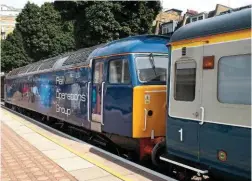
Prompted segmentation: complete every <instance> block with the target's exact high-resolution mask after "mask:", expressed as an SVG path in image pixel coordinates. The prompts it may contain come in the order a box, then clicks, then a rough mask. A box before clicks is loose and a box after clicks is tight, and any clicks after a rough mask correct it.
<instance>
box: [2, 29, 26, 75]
mask: <svg viewBox="0 0 252 181" xmlns="http://www.w3.org/2000/svg"><path fill="white" fill-rule="evenodd" d="M30 62H31V59H30V58H29V57H28V55H27V54H26V52H25V49H24V46H23V38H22V35H21V33H20V32H19V31H18V30H14V31H13V33H11V34H9V35H8V36H7V38H6V40H2V41H1V69H2V70H3V71H10V70H12V69H13V68H17V67H20V66H23V65H26V64H28V63H30Z"/></svg>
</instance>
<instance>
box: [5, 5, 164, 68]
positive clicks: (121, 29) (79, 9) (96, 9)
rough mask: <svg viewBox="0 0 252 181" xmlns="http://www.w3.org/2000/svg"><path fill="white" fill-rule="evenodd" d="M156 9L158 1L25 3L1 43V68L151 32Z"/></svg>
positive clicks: (158, 9)
mask: <svg viewBox="0 0 252 181" xmlns="http://www.w3.org/2000/svg"><path fill="white" fill-rule="evenodd" d="M160 9H161V7H160V2H159V1H146V2H144V1H65V2H63V1H55V2H54V3H44V4H43V5H42V6H41V7H39V6H37V5H35V4H33V3H30V2H28V3H27V4H26V5H25V7H24V8H23V10H22V12H21V13H20V14H19V15H18V17H17V19H16V21H17V23H16V28H15V31H14V32H13V34H11V35H9V36H8V38H7V39H6V40H4V41H3V42H2V48H1V50H2V65H1V68H2V70H8V69H11V68H13V67H18V66H21V65H23V64H25V63H27V62H29V61H38V60H40V59H44V58H48V57H52V56H56V55H58V54H61V53H63V52H66V51H71V50H74V49H78V48H81V47H89V46H93V45H97V44H100V43H104V42H108V41H111V40H115V39H119V38H123V37H127V36H131V35H137V34H147V33H151V27H152V21H153V20H154V19H155V17H156V15H157V14H158V12H159V11H160ZM14 42H15V43H14ZM17 59H18V61H17Z"/></svg>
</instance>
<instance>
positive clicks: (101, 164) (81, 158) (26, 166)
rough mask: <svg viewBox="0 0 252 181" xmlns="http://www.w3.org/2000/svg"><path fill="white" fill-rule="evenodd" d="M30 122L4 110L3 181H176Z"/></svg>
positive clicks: (2, 137) (2, 136) (2, 124)
mask: <svg viewBox="0 0 252 181" xmlns="http://www.w3.org/2000/svg"><path fill="white" fill-rule="evenodd" d="M31 120H32V119H30V118H27V117H25V116H20V115H19V114H16V113H12V112H10V111H8V110H5V109H3V108H1V133H2V134H1V146H2V152H1V160H2V162H1V169H2V170H1V180H2V181H5V180H6V181H7V180H11V181H12V180H13V181H14V180H15V181H16V180H17V181H19V180H22V181H26V180H27V181H28V180H31V181H35V180H41V181H42V180H50V181H74V180H79V181H89V180H90V181H119V180H125V181H126V180H127V181H129V180H132V181H150V180H155V181H163V180H169V181H175V180H174V179H170V178H169V177H166V176H164V175H159V174H157V173H156V172H153V171H150V170H148V169H141V167H138V166H134V164H133V166H132V164H131V163H130V164H129V161H123V160H120V158H117V156H111V155H109V154H107V153H106V154H105V153H104V151H101V150H99V149H97V148H96V147H94V146H92V145H89V144H87V143H83V142H80V141H78V140H76V139H74V138H71V137H70V136H68V135H64V133H63V134H62V133H59V132H58V131H55V130H50V129H49V127H48V129H46V126H41V125H39V124H37V123H35V122H33V121H31ZM40 124H41V123H40Z"/></svg>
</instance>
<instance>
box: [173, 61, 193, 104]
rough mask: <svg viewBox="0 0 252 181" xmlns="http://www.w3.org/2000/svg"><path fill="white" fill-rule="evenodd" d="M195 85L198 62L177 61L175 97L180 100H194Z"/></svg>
mask: <svg viewBox="0 0 252 181" xmlns="http://www.w3.org/2000/svg"><path fill="white" fill-rule="evenodd" d="M195 85H196V62H195V61H190V62H188V61H183V62H182V61H181V62H176V63H175V86H174V88H175V91H174V99H175V100H178V101H193V100H194V98H195Z"/></svg>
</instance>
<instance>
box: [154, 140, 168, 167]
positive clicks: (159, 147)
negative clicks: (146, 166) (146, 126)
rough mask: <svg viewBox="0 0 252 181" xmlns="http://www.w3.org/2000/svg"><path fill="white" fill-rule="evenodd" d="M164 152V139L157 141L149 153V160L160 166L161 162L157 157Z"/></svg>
mask: <svg viewBox="0 0 252 181" xmlns="http://www.w3.org/2000/svg"><path fill="white" fill-rule="evenodd" d="M163 153H165V140H163V141H161V142H159V143H157V144H156V145H155V146H154V148H153V150H152V153H151V161H152V163H153V164H154V165H155V166H158V167H159V166H161V165H162V163H161V161H160V159H159V157H160V156H161V155H162V154H163Z"/></svg>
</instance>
